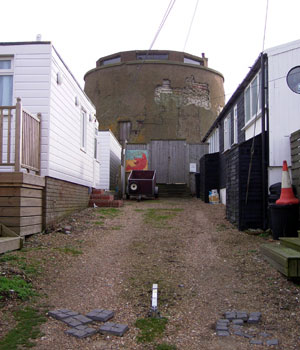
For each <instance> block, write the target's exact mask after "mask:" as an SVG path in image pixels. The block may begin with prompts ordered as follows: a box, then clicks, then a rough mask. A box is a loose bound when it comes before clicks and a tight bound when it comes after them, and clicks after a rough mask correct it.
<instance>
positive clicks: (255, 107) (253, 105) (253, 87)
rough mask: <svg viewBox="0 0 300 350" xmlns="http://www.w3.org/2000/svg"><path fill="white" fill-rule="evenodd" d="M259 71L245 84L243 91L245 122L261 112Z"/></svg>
mask: <svg viewBox="0 0 300 350" xmlns="http://www.w3.org/2000/svg"><path fill="white" fill-rule="evenodd" d="M260 82H261V71H260V72H259V73H258V74H257V75H256V76H255V77H254V79H253V80H252V82H251V83H250V84H249V85H248V86H247V88H246V90H245V93H244V100H245V123H247V122H248V121H249V120H250V119H252V118H254V117H256V116H258V115H259V113H260V112H261V93H260V91H261V89H260Z"/></svg>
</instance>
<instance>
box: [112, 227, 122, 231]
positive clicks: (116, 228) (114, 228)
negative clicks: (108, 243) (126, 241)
mask: <svg viewBox="0 0 300 350" xmlns="http://www.w3.org/2000/svg"><path fill="white" fill-rule="evenodd" d="M121 228H122V226H112V227H111V228H110V229H111V230H114V231H118V230H121Z"/></svg>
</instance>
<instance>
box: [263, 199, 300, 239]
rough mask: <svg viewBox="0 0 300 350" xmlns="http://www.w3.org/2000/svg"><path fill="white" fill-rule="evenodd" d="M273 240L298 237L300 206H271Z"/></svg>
mask: <svg viewBox="0 0 300 350" xmlns="http://www.w3.org/2000/svg"><path fill="white" fill-rule="evenodd" d="M269 208H270V217H271V222H272V227H271V229H272V233H273V239H279V237H298V232H297V230H298V219H299V204H288V205H280V204H270V205H269Z"/></svg>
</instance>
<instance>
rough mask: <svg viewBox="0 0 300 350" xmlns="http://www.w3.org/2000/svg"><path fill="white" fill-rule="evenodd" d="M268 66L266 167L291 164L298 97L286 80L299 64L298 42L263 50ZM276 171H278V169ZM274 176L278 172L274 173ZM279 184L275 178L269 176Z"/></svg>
mask: <svg viewBox="0 0 300 350" xmlns="http://www.w3.org/2000/svg"><path fill="white" fill-rule="evenodd" d="M266 52H267V54H268V65H269V114H270V118H269V119H270V121H269V123H270V167H282V162H283V160H287V162H288V165H289V166H290V165H291V155H290V134H291V133H292V132H294V131H296V130H299V129H300V95H299V94H296V93H294V92H293V91H291V90H290V89H289V87H288V85H287V82H286V77H287V74H288V72H289V71H290V69H292V68H293V67H295V66H298V65H299V64H300V41H299V40H298V41H295V42H292V43H289V44H285V45H282V46H279V47H275V48H273V49H270V50H267V51H266ZM279 169H280V168H279ZM277 174H278V171H277ZM270 177H271V178H272V180H273V181H275V182H277V180H279V181H281V179H277V177H278V176H275V178H274V179H273V176H270Z"/></svg>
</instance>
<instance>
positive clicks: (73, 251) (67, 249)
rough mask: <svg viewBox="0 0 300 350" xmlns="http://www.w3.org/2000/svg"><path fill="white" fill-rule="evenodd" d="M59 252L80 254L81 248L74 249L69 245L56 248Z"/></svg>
mask: <svg viewBox="0 0 300 350" xmlns="http://www.w3.org/2000/svg"><path fill="white" fill-rule="evenodd" d="M57 249H58V250H59V251H60V252H62V253H65V254H71V255H74V256H77V255H80V254H82V250H79V249H76V248H74V247H71V246H65V247H63V248H57Z"/></svg>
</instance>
